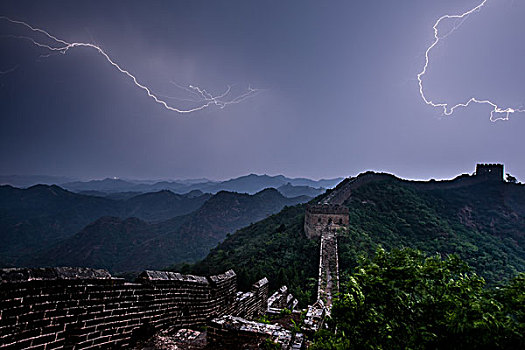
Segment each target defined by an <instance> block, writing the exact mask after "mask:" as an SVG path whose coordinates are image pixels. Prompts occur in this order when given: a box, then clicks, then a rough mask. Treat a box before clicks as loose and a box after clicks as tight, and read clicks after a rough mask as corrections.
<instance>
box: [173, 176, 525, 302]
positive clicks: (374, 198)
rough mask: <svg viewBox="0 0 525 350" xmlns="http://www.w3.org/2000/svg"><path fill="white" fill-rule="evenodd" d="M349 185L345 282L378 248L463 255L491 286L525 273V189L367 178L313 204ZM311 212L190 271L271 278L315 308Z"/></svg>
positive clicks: (290, 214) (246, 234) (341, 240)
mask: <svg viewBox="0 0 525 350" xmlns="http://www.w3.org/2000/svg"><path fill="white" fill-rule="evenodd" d="M501 179H502V178H501ZM348 182H353V183H355V185H352V186H353V187H352V186H350V188H351V194H349V195H348V198H346V197H345V198H343V201H342V204H343V205H344V206H346V207H348V210H349V219H350V224H349V228H348V230H346V231H345V232H343V233H341V234H340V235H339V237H338V244H339V264H340V270H341V272H342V275H343V278H344V275H345V272H350V271H352V269H353V268H354V267H355V266H356V265H357V261H358V257H359V256H360V255H362V254H372V253H373V252H374V251H375V250H376V249H377V247H378V246H382V247H384V248H386V249H392V248H401V247H411V248H417V249H420V250H422V251H424V252H426V253H428V254H431V255H432V254H435V253H436V252H438V253H440V254H443V255H448V254H452V253H454V254H458V255H459V256H460V257H461V258H462V259H464V260H465V261H466V262H467V263H468V264H469V265H471V266H472V267H473V268H474V269H475V270H476V271H477V272H478V273H479V274H480V275H481V276H483V277H485V279H486V280H487V281H488V282H489V284H497V283H500V282H502V281H504V280H506V279H508V278H510V277H512V276H514V275H515V274H516V273H517V272H518V271H525V186H524V185H521V184H515V183H508V182H503V181H502V180H501V181H490V180H487V179H484V178H483V177H479V176H478V177H473V176H469V175H463V176H460V177H458V178H457V179H455V180H449V181H428V182H423V181H417V182H414V181H406V180H402V179H399V178H397V177H395V176H393V175H389V174H376V173H365V174H361V175H360V176H358V177H357V178H353V179H348V180H345V181H344V182H343V183H341V184H340V185H338V186H337V187H336V189H335V190H333V191H332V192H331V191H328V192H327V194H326V195H321V196H319V197H317V198H316V199H315V200H312V203H317V202H319V201H322V200H323V198H326V196H330V195H332V194H337V193H340V191H339V192H338V189H341V188H343V187H344V186H346V185H347V183H348ZM304 210H305V207H304V206H296V207H294V208H287V209H285V210H283V211H282V212H280V213H278V214H275V215H272V216H271V217H269V218H267V219H265V220H263V221H260V222H258V223H256V224H253V225H250V226H249V227H246V228H243V229H241V230H239V231H237V232H236V233H235V234H233V235H231V236H230V237H228V238H227V239H226V240H225V241H224V242H222V243H221V244H219V246H218V247H217V248H215V249H213V250H212V251H211V252H210V254H209V255H208V256H207V257H206V258H205V259H204V260H202V261H200V262H198V263H197V264H195V265H193V266H187V267H186V270H185V271H191V272H195V273H201V274H202V273H204V274H206V273H216V271H221V270H224V269H228V268H232V267H235V269H236V271H237V272H238V274H239V275H240V276H242V277H243V278H245V280H241V283H242V284H243V285H249V284H250V283H253V281H256V280H257V279H258V278H260V277H261V276H267V277H268V279H269V280H270V283H271V284H272V285H271V287H272V288H277V287H278V286H280V285H282V284H287V285H288V286H289V287H290V288H291V290H292V293H293V294H294V295H296V296H298V297H299V299H300V300H301V301H302V302H303V304H305V303H307V302H309V301H312V295H313V293H314V291H315V288H316V284H315V279H316V277H317V273H318V271H317V264H318V249H319V248H318V241H317V240H310V239H308V238H306V236H305V234H304V228H303V224H304ZM177 268H181V266H178V267H177Z"/></svg>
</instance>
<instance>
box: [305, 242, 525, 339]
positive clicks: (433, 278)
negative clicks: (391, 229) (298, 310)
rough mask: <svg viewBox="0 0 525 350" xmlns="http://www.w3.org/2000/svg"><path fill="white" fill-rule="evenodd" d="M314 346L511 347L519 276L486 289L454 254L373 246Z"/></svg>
mask: <svg viewBox="0 0 525 350" xmlns="http://www.w3.org/2000/svg"><path fill="white" fill-rule="evenodd" d="M342 288H343V293H341V295H340V296H339V298H338V299H337V300H336V301H335V303H334V305H333V309H332V319H331V320H329V321H328V325H329V330H322V331H320V332H318V333H317V334H316V337H315V343H314V346H313V348H314V349H443V348H447V349H498V348H499V349H509V348H510V349H517V348H524V345H525V340H524V339H525V338H524V334H525V274H523V273H522V274H519V275H518V276H517V277H516V278H514V279H513V280H512V281H511V282H510V283H508V284H506V285H505V286H502V287H495V288H486V286H485V280H484V279H483V278H482V277H480V276H478V275H477V274H475V273H473V272H471V270H470V268H469V267H468V265H467V264H466V263H464V262H463V261H462V260H461V259H459V258H458V257H457V256H455V255H450V256H448V257H446V258H444V259H443V258H441V257H440V256H439V255H436V256H431V257H429V256H426V255H425V254H424V253H422V252H421V251H418V250H414V249H408V248H405V249H401V250H399V249H393V250H391V251H389V252H387V251H385V250H384V249H382V248H379V249H378V250H377V251H376V253H375V255H374V257H373V258H361V259H360V261H359V264H358V266H357V267H356V268H355V269H354V272H353V273H352V274H351V275H350V276H349V277H348V279H347V281H346V283H345V284H344V285H343V286H342Z"/></svg>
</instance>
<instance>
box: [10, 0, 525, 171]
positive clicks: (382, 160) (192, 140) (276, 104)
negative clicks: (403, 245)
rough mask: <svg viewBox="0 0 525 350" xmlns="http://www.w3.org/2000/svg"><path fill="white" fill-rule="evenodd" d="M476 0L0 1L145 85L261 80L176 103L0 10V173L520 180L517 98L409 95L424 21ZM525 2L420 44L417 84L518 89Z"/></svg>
mask: <svg viewBox="0 0 525 350" xmlns="http://www.w3.org/2000/svg"><path fill="white" fill-rule="evenodd" d="M480 2H481V1H480V0H399V1H392V0H375V1H365V0H362V1H304V0H297V1H282V0H275V1H273V0H272V1H247V0H240V1H200V0H191V1H190V0H187V1H182V0H176V1H119V2H115V1H83V2H79V1H20V0H16V1H9V0H3V1H2V2H0V15H3V16H8V17H10V18H12V19H16V20H21V21H26V22H28V23H30V24H31V25H33V26H36V27H39V28H43V29H46V30H48V31H49V32H50V33H51V34H53V35H55V36H57V37H59V38H63V39H64V40H66V41H68V42H90V43H95V44H96V45H99V46H100V47H102V48H103V49H104V50H105V51H106V52H107V53H108V54H109V55H110V56H111V57H112V58H113V59H114V60H115V61H116V62H118V63H119V64H120V65H121V66H122V67H123V68H125V69H127V70H129V71H130V72H132V73H133V74H134V75H135V76H136V77H137V79H138V80H139V81H140V82H142V83H143V84H144V85H147V86H148V87H150V88H151V89H152V91H154V93H156V94H158V95H162V96H169V97H178V98H182V99H185V98H189V97H191V96H189V95H188V93H187V92H186V91H184V90H182V89H180V88H177V87H176V86H175V85H173V84H172V82H176V83H177V84H179V85H184V86H188V85H190V84H193V85H198V86H199V87H201V88H205V89H207V90H208V91H212V92H213V93H215V94H219V93H220V92H221V91H223V90H224V89H225V88H226V86H227V85H228V84H229V85H233V89H234V93H235V94H240V93H242V92H243V91H244V90H246V88H247V87H248V86H252V87H254V88H257V89H260V92H259V93H258V94H257V95H256V96H254V97H252V98H250V99H246V100H244V101H242V102H241V103H239V104H233V105H229V106H227V107H225V108H223V109H221V108H218V107H216V106H211V107H210V108H207V109H205V110H202V111H198V112H194V113H190V114H179V113H175V112H171V111H168V110H166V109H165V108H164V107H163V106H161V105H159V104H157V103H155V102H154V101H153V100H152V99H151V98H150V97H148V96H147V95H146V94H145V92H144V91H142V90H140V89H138V88H137V87H136V86H135V85H134V84H133V82H132V81H131V80H130V79H128V78H127V77H125V76H124V75H122V74H121V73H119V72H118V71H117V70H115V68H114V67H112V66H111V65H110V64H109V63H108V62H107V61H106V60H105V59H104V58H103V57H102V56H101V55H100V54H99V53H97V52H96V51H95V50H93V49H89V48H74V49H71V50H70V51H68V52H67V54H65V55H60V54H59V55H54V56H50V57H41V56H42V55H46V54H47V53H48V51H46V50H44V49H41V48H38V47H36V46H34V45H33V44H31V43H30V42H29V41H28V40H23V39H16V38H13V36H12V35H19V36H20V35H31V36H35V33H31V32H30V31H28V30H27V29H24V28H23V27H21V26H17V25H14V24H12V23H9V22H7V21H5V20H0V50H1V51H0V53H1V54H0V71H2V72H5V73H0V118H1V119H0V160H1V161H0V174H46V175H64V176H72V177H79V178H86V179H87V178H104V177H108V176H111V177H113V176H117V177H123V178H151V179H160V178H171V179H176V178H198V177H207V178H210V179H225V178H230V177H235V176H240V175H244V174H249V173H258V174H263V173H266V174H284V175H286V176H290V177H299V176H301V177H310V178H328V177H336V176H349V175H356V174H358V173H360V172H363V171H366V170H382V171H387V172H391V173H394V174H397V175H399V176H401V177H405V178H417V179H428V178H450V177H453V176H455V175H457V174H459V173H464V172H468V173H471V172H473V171H474V167H475V164H476V163H477V162H503V163H505V166H506V172H510V173H512V174H513V175H515V176H516V177H518V179H520V180H525V162H524V158H525V156H524V150H525V147H524V146H525V137H523V136H522V135H523V131H524V130H525V113H523V114H519V113H515V114H512V115H511V116H510V120H509V121H505V122H496V123H493V122H491V121H490V120H489V117H490V108H489V107H488V106H480V105H474V106H471V107H469V108H467V109H460V110H457V111H456V113H454V115H452V116H450V117H443V116H442V113H441V112H442V111H441V110H440V109H435V108H432V107H429V106H427V105H426V104H425V103H424V102H423V100H422V99H421V97H420V96H419V90H418V83H417V79H416V77H417V74H418V73H419V72H420V71H421V69H422V67H423V64H424V53H425V50H426V48H427V47H428V46H429V45H430V44H431V43H432V40H433V36H432V35H433V31H432V25H433V24H434V22H435V21H436V20H437V18H439V17H440V16H442V15H444V14H446V13H450V14H455V13H461V12H464V11H467V10H468V9H470V8H473V7H475V6H476V5H478V4H479V3H480ZM524 16H525V2H523V1H514V0H489V1H488V2H487V5H486V6H485V7H484V8H483V9H482V10H481V11H480V12H479V13H476V14H473V15H472V16H470V17H469V18H468V19H467V20H466V21H465V22H464V23H463V24H462V25H461V26H460V28H458V29H457V30H456V31H455V32H454V33H453V34H452V35H450V36H449V37H447V38H446V39H445V40H444V41H443V42H442V43H440V45H438V46H437V47H436V48H435V49H434V51H432V53H431V65H430V67H429V71H428V74H427V75H426V76H425V92H426V94H427V95H428V96H429V97H431V98H432V99H433V100H436V101H445V102H451V103H458V102H462V101H464V100H466V99H468V98H470V97H472V96H477V97H480V98H489V99H491V100H494V101H496V102H497V103H498V104H501V105H503V106H505V107H516V108H517V107H522V106H523V105H525V85H524V84H523V82H524V81H525V63H524V62H525V61H524V59H523V58H524V55H525V47H524V45H523V37H524V35H525V21H524V20H523V17H524ZM452 25H453V23H451V22H450V21H449V22H445V23H443V32H446V31H447V26H448V28H450V27H451V26H452ZM35 37H38V38H39V39H42V40H43V39H44V37H42V36H35ZM169 101H170V103H171V104H174V105H180V106H187V105H190V103H189V102H188V101H180V100H176V99H169Z"/></svg>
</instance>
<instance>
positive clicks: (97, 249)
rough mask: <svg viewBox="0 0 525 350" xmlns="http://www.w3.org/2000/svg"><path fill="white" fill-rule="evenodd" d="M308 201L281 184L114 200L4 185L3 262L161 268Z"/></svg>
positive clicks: (0, 218) (0, 202) (0, 190)
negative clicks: (258, 188)
mask: <svg viewBox="0 0 525 350" xmlns="http://www.w3.org/2000/svg"><path fill="white" fill-rule="evenodd" d="M309 199H310V197H304V196H301V197H295V198H287V197H284V196H283V195H281V194H280V193H279V192H278V191H277V190H275V189H266V190H263V191H261V192H259V193H256V194H254V195H249V194H239V193H232V192H226V191H221V192H218V193H217V194H215V195H211V194H204V193H202V192H199V191H192V192H190V193H187V194H184V195H180V194H176V193H173V192H171V191H167V190H163V191H159V192H153V193H146V194H140V195H133V196H128V195H127V196H123V199H111V198H107V197H99V196H90V195H85V194H84V195H83V194H77V193H73V192H70V191H67V190H65V189H63V188H61V187H58V186H55V185H52V186H48V185H36V186H33V187H30V188H27V189H19V188H14V187H11V186H0V239H1V241H2V242H3V244H2V245H1V247H0V265H4V266H27V265H30V266H60V265H61V266H89V267H99V268H101V267H102V268H107V269H109V270H111V271H130V270H141V269H145V268H156V269H159V268H163V267H165V266H168V265H170V264H173V263H175V262H181V261H188V262H191V261H195V260H196V259H200V258H202V257H204V256H205V255H206V254H207V253H208V252H209V249H210V248H212V247H214V246H215V245H216V244H217V243H218V242H220V241H221V240H223V239H224V238H225V237H226V234H227V233H232V232H234V231H235V230H237V229H239V228H241V227H244V226H246V225H249V224H250V223H252V222H256V221H258V220H261V219H264V218H265V217H267V216H268V215H270V214H273V213H276V212H278V211H280V210H281V209H282V208H283V207H284V206H286V205H295V204H297V203H302V202H306V201H308V200H309Z"/></svg>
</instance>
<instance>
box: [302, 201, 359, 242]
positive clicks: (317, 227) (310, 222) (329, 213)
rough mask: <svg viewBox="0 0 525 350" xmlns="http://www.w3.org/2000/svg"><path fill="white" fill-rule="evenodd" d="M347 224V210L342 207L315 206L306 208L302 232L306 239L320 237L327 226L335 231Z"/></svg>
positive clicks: (330, 205) (335, 205)
mask: <svg viewBox="0 0 525 350" xmlns="http://www.w3.org/2000/svg"><path fill="white" fill-rule="evenodd" d="M348 224H349V218H348V208H347V207H345V206H343V205H337V204H334V205H332V204H316V205H308V206H307V207H306V213H305V217H304V232H305V234H306V236H307V237H308V238H316V237H319V236H321V233H322V231H323V230H324V229H325V228H326V227H327V226H331V227H333V228H334V229H337V228H340V227H346V226H348Z"/></svg>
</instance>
